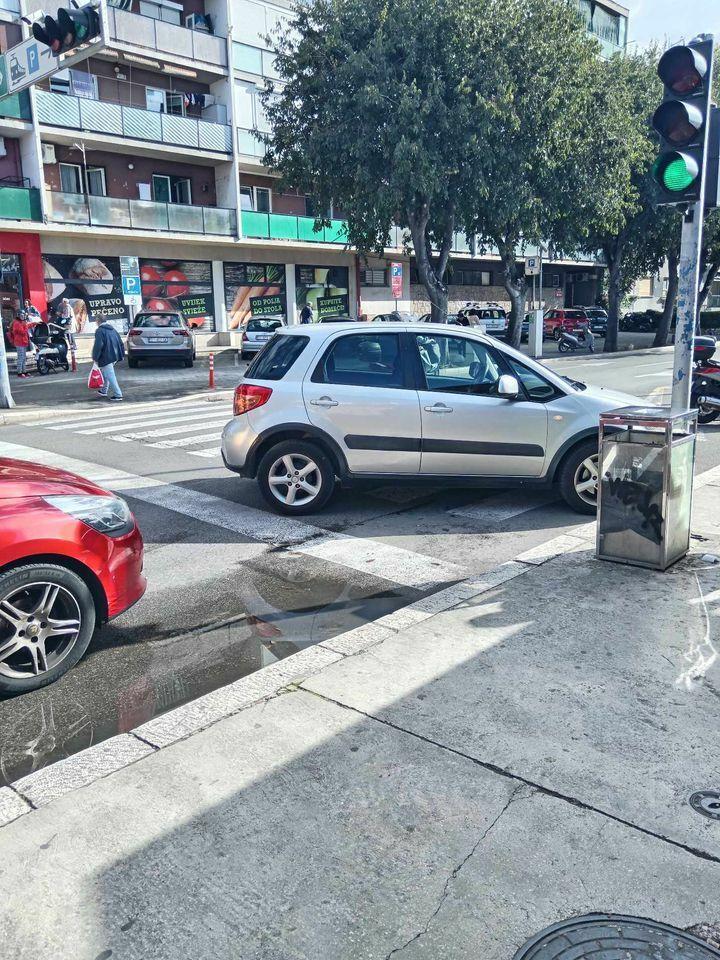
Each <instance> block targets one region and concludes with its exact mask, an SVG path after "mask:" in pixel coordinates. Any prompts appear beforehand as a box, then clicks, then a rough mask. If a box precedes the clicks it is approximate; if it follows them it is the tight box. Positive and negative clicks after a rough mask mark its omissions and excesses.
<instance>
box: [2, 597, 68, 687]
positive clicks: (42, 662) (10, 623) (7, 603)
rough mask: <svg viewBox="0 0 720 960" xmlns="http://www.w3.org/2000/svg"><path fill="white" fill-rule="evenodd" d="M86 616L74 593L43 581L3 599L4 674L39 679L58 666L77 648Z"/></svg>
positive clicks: (18, 677)
mask: <svg viewBox="0 0 720 960" xmlns="http://www.w3.org/2000/svg"><path fill="white" fill-rule="evenodd" d="M81 627H82V614H81V613H80V607H79V605H78V602H77V600H76V599H75V597H74V596H73V595H72V593H71V592H70V591H69V590H68V589H67V588H66V587H63V586H61V585H60V584H59V583H50V582H47V581H42V582H38V583H29V584H27V585H26V586H23V587H16V588H15V589H13V590H11V591H10V592H9V593H7V594H5V596H3V597H0V675H2V676H5V677H12V678H14V679H23V678H26V677H37V676H40V675H41V674H43V673H47V672H48V671H49V670H52V669H53V668H54V667H56V666H57V665H58V664H59V663H60V661H61V660H63V659H64V658H65V657H66V656H67V655H68V653H70V651H71V650H72V649H73V647H74V646H75V644H76V642H77V639H78V636H79V635H80V630H81Z"/></svg>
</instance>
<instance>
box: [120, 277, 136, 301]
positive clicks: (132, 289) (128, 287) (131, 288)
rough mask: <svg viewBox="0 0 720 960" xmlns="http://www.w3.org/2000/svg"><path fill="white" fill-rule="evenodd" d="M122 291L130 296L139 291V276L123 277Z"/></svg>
mask: <svg viewBox="0 0 720 960" xmlns="http://www.w3.org/2000/svg"><path fill="white" fill-rule="evenodd" d="M122 292H123V294H124V296H126V297H130V296H132V295H133V294H138V293H140V277H138V276H134V277H133V276H131V277H123V278H122Z"/></svg>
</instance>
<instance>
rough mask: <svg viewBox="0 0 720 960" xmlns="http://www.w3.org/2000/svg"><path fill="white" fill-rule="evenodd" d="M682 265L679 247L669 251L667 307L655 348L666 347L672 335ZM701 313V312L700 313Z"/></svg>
mask: <svg viewBox="0 0 720 960" xmlns="http://www.w3.org/2000/svg"><path fill="white" fill-rule="evenodd" d="M679 263H680V251H679V250H678V249H677V247H674V246H673V247H672V248H671V249H670V250H668V289H667V296H666V297H665V306H664V307H663V314H662V317H661V318H660V323H659V325H658V328H657V332H656V334H655V339H654V340H653V346H654V347H666V346H667V342H668V337H669V335H670V324H671V322H672V315H673V310H674V309H675V302H676V301H677V292H678V265H679ZM698 312H699V311H698Z"/></svg>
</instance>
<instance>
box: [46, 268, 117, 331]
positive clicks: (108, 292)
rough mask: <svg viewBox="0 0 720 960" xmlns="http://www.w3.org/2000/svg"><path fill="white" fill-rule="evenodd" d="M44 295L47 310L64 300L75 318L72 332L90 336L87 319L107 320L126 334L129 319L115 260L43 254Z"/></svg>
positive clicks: (57, 305)
mask: <svg viewBox="0 0 720 960" xmlns="http://www.w3.org/2000/svg"><path fill="white" fill-rule="evenodd" d="M43 270H44V273H45V294H46V296H47V301H48V305H49V306H50V307H55V308H57V307H59V306H60V303H61V302H62V300H63V298H65V297H67V299H68V300H69V301H70V304H71V306H72V308H73V313H74V314H75V328H76V330H75V332H76V333H78V334H81V335H82V334H90V335H92V334H94V333H95V328H94V326H93V325H92V324H91V322H90V321H91V318H93V317H101V318H102V319H103V320H110V321H111V322H112V323H113V324H114V326H115V327H116V328H117V330H118V331H119V332H120V333H127V330H128V326H129V316H128V310H127V306H126V304H125V302H124V300H123V290H122V282H121V274H120V260H119V258H118V257H102V258H99V257H91V256H88V257H75V256H68V255H67V254H53V253H47V254H45V255H44V256H43Z"/></svg>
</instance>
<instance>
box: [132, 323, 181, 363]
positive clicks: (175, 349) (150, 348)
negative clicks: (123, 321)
mask: <svg viewBox="0 0 720 960" xmlns="http://www.w3.org/2000/svg"><path fill="white" fill-rule="evenodd" d="M160 359H163V360H180V361H181V362H182V363H183V364H184V365H185V366H186V367H191V366H192V365H193V361H194V360H195V342H194V340H193V335H192V333H191V331H190V329H189V327H188V325H187V324H186V323H185V320H184V319H183V317H182V314H180V313H176V312H174V311H170V310H153V311H152V312H150V311H141V312H140V313H138V314H136V315H135V319H134V320H133V325H132V327H131V328H130V331H129V333H128V336H127V360H128V366H129V367H137V365H138V364H139V362H140V361H141V360H160Z"/></svg>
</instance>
